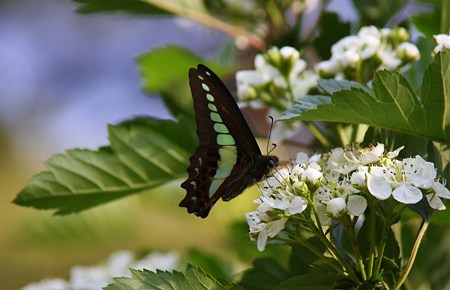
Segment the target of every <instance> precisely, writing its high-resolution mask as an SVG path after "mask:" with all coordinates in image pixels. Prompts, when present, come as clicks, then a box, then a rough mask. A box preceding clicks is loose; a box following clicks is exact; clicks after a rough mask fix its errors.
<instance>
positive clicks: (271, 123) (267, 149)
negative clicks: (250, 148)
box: [266, 116, 277, 155]
mask: <svg viewBox="0 0 450 290" xmlns="http://www.w3.org/2000/svg"><path fill="white" fill-rule="evenodd" d="M269 118H270V130H269V137H268V139H267V147H266V152H267V155H269V154H270V152H272V151H273V150H274V149H275V148H277V144H275V143H272V149H270V150H269V143H270V137H271V136H272V129H273V124H274V123H275V121H274V120H273V117H272V116H269Z"/></svg>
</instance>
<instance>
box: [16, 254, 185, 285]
mask: <svg viewBox="0 0 450 290" xmlns="http://www.w3.org/2000/svg"><path fill="white" fill-rule="evenodd" d="M179 260H180V258H179V255H178V254H176V253H158V252H154V253H150V254H148V255H147V256H145V257H144V258H143V259H140V260H136V259H135V257H134V254H133V253H132V252H131V251H126V250H124V251H118V252H115V253H113V254H112V255H111V256H110V257H109V258H108V260H107V262H106V263H105V264H104V265H98V266H88V267H87V266H75V267H73V268H72V269H71V271H70V276H71V277H70V281H66V280H64V279H60V278H54V279H45V280H42V281H40V282H37V283H32V284H28V285H27V286H24V287H23V288H22V290H97V289H103V287H106V286H107V285H108V284H109V283H111V282H112V278H113V277H130V271H129V269H130V268H131V269H137V270H142V269H147V270H149V271H156V269H158V270H163V271H168V270H173V269H176V268H178V267H179Z"/></svg>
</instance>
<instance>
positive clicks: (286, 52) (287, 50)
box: [280, 46, 300, 63]
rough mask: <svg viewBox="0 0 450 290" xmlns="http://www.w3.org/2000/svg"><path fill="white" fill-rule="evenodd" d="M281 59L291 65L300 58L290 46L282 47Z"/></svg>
mask: <svg viewBox="0 0 450 290" xmlns="http://www.w3.org/2000/svg"><path fill="white" fill-rule="evenodd" d="M280 54H281V57H282V58H283V59H285V60H288V61H290V62H292V63H295V62H296V61H297V60H298V59H299V58H300V52H299V51H298V50H296V49H295V48H293V47H291V46H283V47H282V48H281V49H280Z"/></svg>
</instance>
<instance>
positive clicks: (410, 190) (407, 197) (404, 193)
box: [392, 184, 422, 204]
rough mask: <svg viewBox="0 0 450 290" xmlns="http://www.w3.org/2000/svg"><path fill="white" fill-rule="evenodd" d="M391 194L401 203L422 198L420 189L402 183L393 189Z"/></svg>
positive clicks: (416, 201)
mask: <svg viewBox="0 0 450 290" xmlns="http://www.w3.org/2000/svg"><path fill="white" fill-rule="evenodd" d="M392 196H393V197H394V198H395V199H396V200H397V201H399V202H401V203H405V204H414V203H418V202H419V201H420V200H421V199H422V191H420V189H418V188H417V187H414V186H411V185H406V184H402V185H400V186H399V187H397V188H396V189H394V191H393V192H392Z"/></svg>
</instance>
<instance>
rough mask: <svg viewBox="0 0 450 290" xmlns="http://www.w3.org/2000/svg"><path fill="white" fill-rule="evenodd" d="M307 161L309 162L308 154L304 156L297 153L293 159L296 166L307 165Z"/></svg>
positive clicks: (302, 153) (303, 153)
mask: <svg viewBox="0 0 450 290" xmlns="http://www.w3.org/2000/svg"><path fill="white" fill-rule="evenodd" d="M308 160H309V157H308V154H306V153H305V152H298V153H297V156H296V158H295V163H297V165H298V164H303V163H308Z"/></svg>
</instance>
